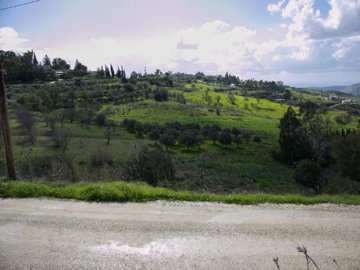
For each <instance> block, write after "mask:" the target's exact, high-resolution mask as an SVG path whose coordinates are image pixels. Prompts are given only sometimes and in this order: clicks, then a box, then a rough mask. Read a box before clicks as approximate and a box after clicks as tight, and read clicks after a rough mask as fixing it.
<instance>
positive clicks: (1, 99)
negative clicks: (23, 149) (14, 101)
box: [0, 63, 16, 180]
mask: <svg viewBox="0 0 360 270" xmlns="http://www.w3.org/2000/svg"><path fill="white" fill-rule="evenodd" d="M0 114H1V120H2V131H3V139H4V146H5V155H6V166H7V170H8V174H9V178H10V179H13V180H15V179H16V173H15V165H14V156H13V152H12V145H11V136H10V128H9V118H8V113H7V105H6V94H5V84H4V71H3V69H2V63H0Z"/></svg>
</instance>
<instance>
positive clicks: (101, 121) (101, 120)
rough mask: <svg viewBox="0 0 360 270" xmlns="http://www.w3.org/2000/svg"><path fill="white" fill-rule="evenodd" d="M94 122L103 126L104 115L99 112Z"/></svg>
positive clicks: (104, 122) (104, 121)
mask: <svg viewBox="0 0 360 270" xmlns="http://www.w3.org/2000/svg"><path fill="white" fill-rule="evenodd" d="M96 124H97V125H98V126H100V127H103V126H105V124H106V115H105V114H104V113H99V114H98V115H97V116H96Z"/></svg>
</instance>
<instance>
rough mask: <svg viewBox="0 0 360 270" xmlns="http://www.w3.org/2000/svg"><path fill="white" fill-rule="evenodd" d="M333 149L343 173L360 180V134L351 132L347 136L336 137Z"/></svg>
mask: <svg viewBox="0 0 360 270" xmlns="http://www.w3.org/2000/svg"><path fill="white" fill-rule="evenodd" d="M333 150H334V157H335V160H336V162H337V163H338V164H339V165H340V169H341V172H342V174H343V175H344V176H348V177H350V178H351V179H352V180H354V181H358V182H360V135H359V134H349V135H347V136H345V137H335V138H334V142H333Z"/></svg>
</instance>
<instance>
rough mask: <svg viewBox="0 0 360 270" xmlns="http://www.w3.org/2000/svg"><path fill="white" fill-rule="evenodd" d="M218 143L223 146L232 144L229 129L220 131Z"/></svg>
mask: <svg viewBox="0 0 360 270" xmlns="http://www.w3.org/2000/svg"><path fill="white" fill-rule="evenodd" d="M219 142H220V143H221V144H223V145H225V146H227V145H230V144H231V143H232V138H231V133H230V130H229V129H227V128H225V129H223V130H222V131H221V133H220V136H219Z"/></svg>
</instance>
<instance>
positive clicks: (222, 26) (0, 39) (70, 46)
mask: <svg viewBox="0 0 360 270" xmlns="http://www.w3.org/2000/svg"><path fill="white" fill-rule="evenodd" d="M314 1H315V0H281V1H277V2H275V3H273V4H269V5H268V7H267V8H268V11H269V12H270V13H278V14H280V15H281V17H280V19H281V22H279V23H278V26H277V27H275V28H258V29H249V28H246V27H243V26H241V25H231V24H229V23H227V22H224V21H220V20H216V21H209V22H206V23H204V24H202V25H200V26H196V27H195V26H194V27H191V28H188V29H183V30H180V31H177V32H174V33H172V34H167V35H162V36H152V37H147V38H116V37H96V38H92V39H90V40H84V41H78V42H77V43H74V42H70V43H64V44H62V45H59V46H57V47H53V48H47V49H45V48H38V49H37V48H33V49H34V50H35V51H36V53H37V54H38V59H41V57H43V56H44V55H45V54H48V55H49V56H50V57H52V58H53V57H62V58H64V59H66V60H68V61H70V63H71V64H74V62H75V59H79V60H80V61H81V62H83V63H84V64H85V65H87V66H88V67H90V68H91V69H93V70H95V69H96V67H98V66H100V65H104V64H110V63H112V64H113V66H115V67H116V66H117V65H124V67H125V68H126V69H127V70H128V71H130V70H136V71H142V70H143V67H144V66H146V67H147V70H148V71H149V72H151V71H153V70H155V69H157V68H160V69H161V70H164V71H166V70H172V71H184V72H196V71H203V72H205V73H210V74H219V73H220V74H223V73H225V72H230V73H233V74H237V75H239V76H241V77H242V78H248V77H254V78H267V79H271V76H273V78H274V79H275V78H276V79H277V80H279V79H281V78H279V76H285V75H286V76H287V77H288V78H290V77H291V76H289V74H301V76H300V75H299V76H295V75H294V76H293V77H294V78H296V79H299V78H304V80H306V78H305V77H304V74H308V75H307V76H308V78H311V79H313V78H316V76H315V75H314V74H320V73H321V74H324V73H326V72H328V73H329V74H330V73H331V74H335V73H336V72H339V71H341V72H348V73H349V74H350V73H351V74H353V73H354V72H355V73H356V72H357V73H359V70H360V24H359V23H358V22H359V21H360V0H347V1H343V0H329V6H330V12H329V13H328V14H321V13H320V11H319V10H315V8H314ZM4 29H5V30H4ZM26 42H27V41H26V40H25V39H22V38H20V37H19V36H18V34H17V33H16V31H15V30H14V29H11V28H0V46H1V47H3V46H4V47H5V45H6V47H7V48H6V49H12V48H21V47H23V46H25V44H26ZM28 43H30V42H28ZM3 44H5V45H3ZM359 75H360V74H359ZM322 76H323V75H322ZM332 76H333V75H332Z"/></svg>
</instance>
